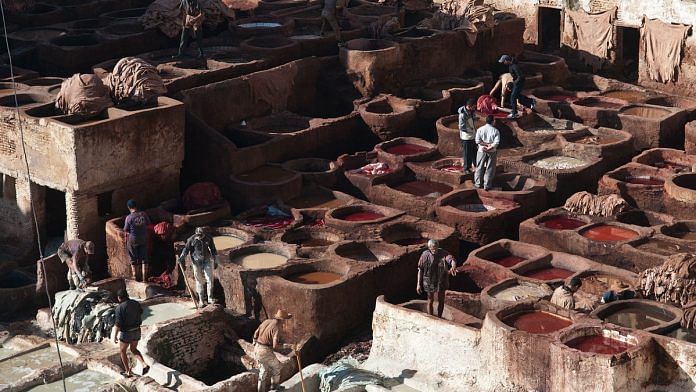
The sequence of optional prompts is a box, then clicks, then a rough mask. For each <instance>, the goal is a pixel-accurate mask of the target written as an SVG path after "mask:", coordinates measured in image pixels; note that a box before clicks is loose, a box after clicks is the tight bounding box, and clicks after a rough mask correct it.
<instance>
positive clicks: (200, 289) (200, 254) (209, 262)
mask: <svg viewBox="0 0 696 392" xmlns="http://www.w3.org/2000/svg"><path fill="white" fill-rule="evenodd" d="M186 255H191V265H192V266H193V277H194V278H195V279H196V292H197V293H198V304H199V306H200V307H203V306H205V302H204V301H203V294H204V292H205V288H204V287H205V286H207V289H208V297H207V301H208V303H210V304H213V303H215V298H213V268H217V260H216V257H217V249H215V243H214V242H213V239H212V238H211V237H210V236H209V235H207V234H205V231H204V230H203V228H202V227H197V228H196V232H195V234H194V235H192V236H191V237H189V239H188V240H186V245H185V246H184V249H183V250H182V251H181V256H179V263H180V264H181V266H182V267H183V266H185V265H186Z"/></svg>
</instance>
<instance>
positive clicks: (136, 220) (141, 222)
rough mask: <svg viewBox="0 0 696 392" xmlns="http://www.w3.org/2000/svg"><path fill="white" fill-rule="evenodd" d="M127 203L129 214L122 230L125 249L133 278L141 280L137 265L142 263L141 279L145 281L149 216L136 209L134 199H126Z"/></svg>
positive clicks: (136, 205)
mask: <svg viewBox="0 0 696 392" xmlns="http://www.w3.org/2000/svg"><path fill="white" fill-rule="evenodd" d="M127 205H128V211H130V214H128V216H127V217H126V222H125V224H124V225H123V231H124V233H126V250H127V251H128V257H129V258H130V262H131V271H132V273H133V279H135V280H137V281H138V282H140V281H141V280H140V279H138V266H139V265H142V278H143V279H142V281H143V282H147V274H148V272H149V271H148V264H147V225H149V224H150V218H149V217H148V216H147V214H146V213H145V211H140V210H139V209H138V204H137V203H136V202H135V200H132V199H131V200H128V203H127Z"/></svg>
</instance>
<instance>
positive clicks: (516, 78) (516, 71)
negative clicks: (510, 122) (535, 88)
mask: <svg viewBox="0 0 696 392" xmlns="http://www.w3.org/2000/svg"><path fill="white" fill-rule="evenodd" d="M498 62H499V63H501V64H505V65H507V66H508V67H509V71H508V72H510V75H512V92H511V93H510V108H511V109H512V112H510V115H509V116H508V118H517V117H519V114H517V98H518V97H519V95H520V93H521V92H522V90H523V89H524V73H523V72H522V70H521V69H520V66H519V64H517V60H515V59H513V58H512V57H511V56H509V55H507V54H504V55H502V56H501V57H500V60H498Z"/></svg>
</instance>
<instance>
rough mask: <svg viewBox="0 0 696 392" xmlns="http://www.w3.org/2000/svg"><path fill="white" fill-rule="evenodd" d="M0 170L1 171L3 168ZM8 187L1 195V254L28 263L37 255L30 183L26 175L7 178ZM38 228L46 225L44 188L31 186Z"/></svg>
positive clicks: (21, 262) (9, 258) (24, 263)
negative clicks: (24, 177) (12, 182)
mask: <svg viewBox="0 0 696 392" xmlns="http://www.w3.org/2000/svg"><path fill="white" fill-rule="evenodd" d="M0 173H1V171H0ZM7 181H8V186H7V187H6V189H4V192H3V196H2V197H0V255H3V256H5V257H7V258H8V260H13V261H16V262H17V263H18V264H20V265H29V264H31V263H32V262H33V261H34V260H36V258H37V256H38V247H37V245H36V231H35V229H34V221H33V218H32V217H31V200H30V198H29V190H30V187H29V183H27V182H26V180H24V179H23V178H17V179H15V180H14V187H12V185H11V181H12V180H11V179H8V180H7ZM31 193H32V196H33V198H34V204H35V206H36V211H37V219H38V221H39V227H42V226H43V222H44V221H45V219H44V216H45V214H44V210H45V208H44V201H45V195H46V192H45V188H43V187H41V186H38V185H36V184H32V185H31Z"/></svg>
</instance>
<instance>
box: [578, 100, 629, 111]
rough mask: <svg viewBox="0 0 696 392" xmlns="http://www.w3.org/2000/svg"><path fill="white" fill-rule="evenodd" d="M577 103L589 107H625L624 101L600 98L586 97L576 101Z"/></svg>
mask: <svg viewBox="0 0 696 392" xmlns="http://www.w3.org/2000/svg"><path fill="white" fill-rule="evenodd" d="M575 103H576V104H577V105H580V106H585V107H589V108H601V109H620V108H622V107H624V106H625V105H624V103H621V102H614V101H608V100H604V99H599V98H584V99H579V100H577V101H575Z"/></svg>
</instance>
